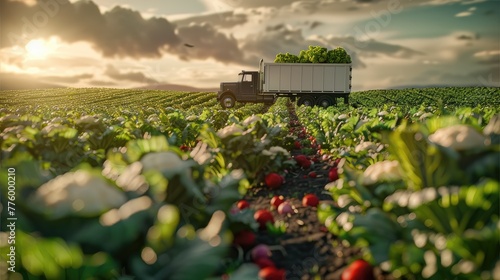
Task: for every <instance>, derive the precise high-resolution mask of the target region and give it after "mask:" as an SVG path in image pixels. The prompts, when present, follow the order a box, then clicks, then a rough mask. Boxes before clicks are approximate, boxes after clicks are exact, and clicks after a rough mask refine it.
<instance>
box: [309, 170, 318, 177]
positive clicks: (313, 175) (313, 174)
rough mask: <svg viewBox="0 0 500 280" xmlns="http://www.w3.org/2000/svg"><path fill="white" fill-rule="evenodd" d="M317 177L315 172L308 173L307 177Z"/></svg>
mask: <svg viewBox="0 0 500 280" xmlns="http://www.w3.org/2000/svg"><path fill="white" fill-rule="evenodd" d="M317 176H318V174H316V172H314V171H311V172H309V177H311V178H316V177H317Z"/></svg>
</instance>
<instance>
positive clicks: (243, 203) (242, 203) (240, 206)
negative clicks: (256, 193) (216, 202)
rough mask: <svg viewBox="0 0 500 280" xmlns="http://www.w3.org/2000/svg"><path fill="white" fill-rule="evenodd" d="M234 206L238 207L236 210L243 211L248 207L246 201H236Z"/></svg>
mask: <svg viewBox="0 0 500 280" xmlns="http://www.w3.org/2000/svg"><path fill="white" fill-rule="evenodd" d="M236 206H237V207H238V209H240V210H243V209H245V208H248V207H250V204H249V203H248V201H246V200H244V199H242V200H239V201H238V203H237V204H236Z"/></svg>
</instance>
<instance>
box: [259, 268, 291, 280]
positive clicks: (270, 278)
mask: <svg viewBox="0 0 500 280" xmlns="http://www.w3.org/2000/svg"><path fill="white" fill-rule="evenodd" d="M259 279H262V280H285V270H284V269H278V268H276V267H272V266H268V267H265V268H262V269H261V270H260V271H259Z"/></svg>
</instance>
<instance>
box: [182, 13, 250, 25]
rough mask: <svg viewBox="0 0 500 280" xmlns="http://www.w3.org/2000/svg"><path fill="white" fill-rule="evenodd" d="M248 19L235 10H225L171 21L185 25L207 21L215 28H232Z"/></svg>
mask: <svg viewBox="0 0 500 280" xmlns="http://www.w3.org/2000/svg"><path fill="white" fill-rule="evenodd" d="M247 21H248V16H247V15H246V14H242V13H236V12H235V11H227V12H221V13H215V14H205V15H196V16H191V17H189V18H185V19H180V20H174V21H172V23H174V24H176V25H177V26H187V25H190V24H203V23H207V22H209V23H210V24H211V25H213V26H214V27H216V28H232V27H235V26H237V25H241V24H244V23H246V22H247Z"/></svg>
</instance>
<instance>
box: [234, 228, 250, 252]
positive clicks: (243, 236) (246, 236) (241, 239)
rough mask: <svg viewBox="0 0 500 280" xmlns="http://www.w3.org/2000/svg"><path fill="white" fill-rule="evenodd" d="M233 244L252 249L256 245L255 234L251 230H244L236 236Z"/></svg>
mask: <svg viewBox="0 0 500 280" xmlns="http://www.w3.org/2000/svg"><path fill="white" fill-rule="evenodd" d="M233 243H234V244H236V245H240V246H241V247H243V248H249V247H252V246H253V245H254V244H255V233H253V232H252V231H250V230H242V231H239V232H238V233H236V234H235V235H234V240H233Z"/></svg>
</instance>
